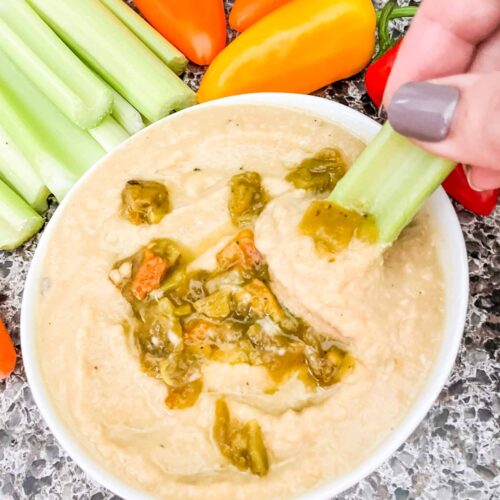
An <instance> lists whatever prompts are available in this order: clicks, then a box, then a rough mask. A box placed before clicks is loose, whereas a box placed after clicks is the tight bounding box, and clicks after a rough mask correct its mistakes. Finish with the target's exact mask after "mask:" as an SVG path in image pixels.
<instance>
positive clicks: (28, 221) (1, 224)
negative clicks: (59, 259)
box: [0, 180, 43, 250]
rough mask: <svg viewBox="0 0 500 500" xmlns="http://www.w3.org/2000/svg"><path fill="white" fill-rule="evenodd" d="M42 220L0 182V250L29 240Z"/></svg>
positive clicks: (41, 223) (39, 226) (8, 248)
mask: <svg viewBox="0 0 500 500" xmlns="http://www.w3.org/2000/svg"><path fill="white" fill-rule="evenodd" d="M42 225H43V219H42V218H41V217H40V215H39V214H37V213H36V212H35V211H34V210H33V209H32V208H31V207H30V206H29V205H28V204H27V203H26V202H25V201H24V200H23V199H22V198H21V197H20V196H19V195H18V194H17V193H15V192H14V191H13V190H12V189H10V187H9V186H7V184H5V183H4V182H2V181H1V180H0V250H11V249H13V248H16V247H17V246H19V245H21V244H23V243H24V242H25V241H26V240H28V239H30V238H31V237H32V236H33V235H34V234H36V233H37V232H38V230H39V229H40V228H41V227H42Z"/></svg>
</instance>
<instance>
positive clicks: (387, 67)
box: [365, 40, 401, 107]
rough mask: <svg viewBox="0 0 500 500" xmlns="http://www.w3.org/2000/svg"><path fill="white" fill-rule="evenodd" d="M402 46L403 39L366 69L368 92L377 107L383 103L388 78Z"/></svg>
mask: <svg viewBox="0 0 500 500" xmlns="http://www.w3.org/2000/svg"><path fill="white" fill-rule="evenodd" d="M400 46H401V40H399V41H398V42H397V43H396V45H394V47H392V48H391V49H389V50H388V51H387V52H386V53H385V54H383V55H382V56H381V57H379V58H378V59H377V60H375V61H374V62H372V63H371V64H370V66H368V68H367V69H366V73H365V86H366V92H367V93H368V95H369V96H370V99H371V100H372V101H373V102H374V103H375V104H376V106H377V107H380V105H381V104H382V99H383V97H384V92H385V87H386V85H387V80H389V75H390V74H391V70H392V67H393V66H394V61H395V60H396V56H397V55H398V51H399V47H400Z"/></svg>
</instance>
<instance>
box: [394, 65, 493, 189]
mask: <svg viewBox="0 0 500 500" xmlns="http://www.w3.org/2000/svg"><path fill="white" fill-rule="evenodd" d="M388 117H389V122H390V123H391V125H392V127H393V128H394V129H395V130H396V131H397V132H399V133H400V134H402V135H405V136H407V137H409V138H410V139H412V141H413V142H415V143H416V144H418V145H419V146H421V147H422V148H424V149H426V150H427V151H429V152H431V153H434V154H436V155H438V156H443V157H445V158H450V159H451V160H455V161H456V162H460V163H464V164H470V165H476V166H478V167H481V171H483V172H484V171H486V170H490V171H491V170H495V171H496V172H494V173H493V174H492V175H490V176H489V179H490V182H491V180H492V179H493V178H495V179H497V180H498V179H500V175H498V173H500V72H493V73H487V74H465V75H456V76H450V77H446V78H440V79H436V80H432V81H428V82H412V83H407V84H405V85H403V86H402V87H400V88H399V89H398V90H397V91H396V93H395V94H394V96H393V98H392V101H391V103H390V105H389V108H388ZM481 177H484V176H482V175H480V176H479V178H481ZM476 184H477V180H476ZM477 187H480V186H477ZM484 187H491V186H484Z"/></svg>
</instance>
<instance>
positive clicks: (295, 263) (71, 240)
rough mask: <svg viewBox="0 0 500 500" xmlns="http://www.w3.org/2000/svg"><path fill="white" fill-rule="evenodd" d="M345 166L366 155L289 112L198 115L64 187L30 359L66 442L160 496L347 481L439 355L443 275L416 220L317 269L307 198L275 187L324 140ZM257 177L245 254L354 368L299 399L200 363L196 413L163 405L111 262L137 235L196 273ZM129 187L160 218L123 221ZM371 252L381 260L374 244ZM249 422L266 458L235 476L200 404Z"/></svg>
mask: <svg viewBox="0 0 500 500" xmlns="http://www.w3.org/2000/svg"><path fill="white" fill-rule="evenodd" d="M331 146H334V147H337V148H339V149H340V150H341V151H342V153H343V156H344V158H345V160H346V162H347V163H348V164H350V163H352V161H353V160H354V159H355V158H356V157H357V156H358V155H359V153H360V152H361V151H362V149H363V147H364V144H363V143H362V142H361V141H360V140H358V139H357V138H355V137H353V136H352V135H351V134H350V133H348V132H346V131H345V130H343V129H342V128H340V127H338V126H336V125H334V124H331V123H327V122H325V121H323V120H322V119H319V118H317V117H315V116H312V115H307V114H303V113H301V112H298V111H293V110H288V109H281V108H274V107H268V106H266V107H264V106H249V105H247V106H239V107H234V106H231V107H218V108H216V107H212V108H207V109H202V110H199V111H197V112H194V113H187V114H184V115H179V116H178V117H175V118H174V119H172V120H169V121H167V122H165V123H163V124H160V125H157V126H153V127H151V128H149V129H148V130H147V131H146V132H145V133H143V134H141V135H140V136H139V137H136V138H135V139H134V140H133V141H132V142H131V143H130V144H129V145H127V146H126V147H125V148H122V149H120V150H119V151H117V152H116V153H115V154H113V155H112V156H111V157H110V158H109V159H108V160H106V164H105V165H101V168H99V169H97V170H96V171H95V172H93V174H92V175H91V176H89V177H88V178H87V179H86V181H85V182H84V184H83V185H82V186H80V189H79V190H78V192H77V193H75V195H74V196H73V197H72V198H71V201H70V203H69V205H68V206H67V207H66V210H65V212H64V214H63V215H62V217H61V218H60V220H59V221H58V223H57V227H56V228H55V232H54V234H53V237H52V239H51V241H50V244H49V247H48V251H47V255H46V257H45V262H44V268H43V277H42V280H41V284H40V297H39V301H38V310H37V350H38V353H39V359H40V363H41V368H42V373H43V377H44V381H45V384H46V386H47V387H48V388H49V392H50V397H51V398H52V401H53V403H54V405H55V407H56V409H57V411H58V412H59V414H60V416H61V418H62V419H63V421H64V423H65V424H66V426H67V427H68V429H70V430H71V431H72V432H73V434H74V436H75V438H76V439H77V440H78V441H79V442H80V443H81V445H82V446H83V447H84V448H85V449H86V450H87V451H88V452H89V453H91V454H92V455H93V456H94V457H95V459H96V460H97V461H98V462H100V463H101V464H102V466H103V467H104V468H106V469H108V470H109V471H110V472H112V473H114V474H116V476H117V477H119V478H121V479H122V480H124V481H126V482H128V483H130V484H131V485H132V486H134V487H137V488H139V489H141V490H143V491H146V492H148V493H150V494H151V495H152V496H154V497H158V498H172V499H173V498H179V499H181V498H182V499H186V498H217V499H219V498H231V499H236V498H241V499H243V498H258V497H262V496H263V497H264V498H284V497H290V496H294V495H297V494H299V493H303V492H305V491H306V490H308V489H311V488H313V487H315V486H318V485H320V484H321V483H323V482H325V481H327V480H331V479H333V478H337V477H339V476H340V475H342V474H345V473H347V472H349V471H350V470H352V469H353V468H354V467H355V466H356V465H357V464H359V463H360V462H361V461H363V459H365V458H366V457H367V456H368V455H370V454H371V453H372V452H373V450H374V449H375V448H377V447H378V446H379V445H380V444H381V442H382V441H383V440H384V438H386V437H387V435H388V434H389V433H390V432H391V430H392V429H394V427H395V426H396V425H398V423H399V422H400V420H401V419H402V418H403V417H404V416H405V414H406V413H407V412H408V411H409V409H410V407H411V405H412V403H413V402H414V400H415V399H416V397H417V396H418V394H419V392H420V390H421V388H422V385H423V384H424V383H425V381H426V379H427V377H428V374H429V371H430V368H431V366H432V364H433V361H434V359H435V357H436V354H437V350H438V347H439V344H440V336H441V331H442V315H443V300H444V292H443V280H442V275H441V270H440V267H439V263H438V258H437V253H436V249H435V243H434V239H433V233H432V230H431V228H430V227H429V225H428V222H427V218H426V215H425V214H420V215H419V216H418V217H417V219H416V220H415V221H414V222H413V223H412V224H411V225H410V226H409V227H408V228H407V229H406V230H405V231H404V233H403V234H402V236H401V237H400V238H399V240H398V241H397V242H396V243H395V244H394V245H393V246H392V247H391V248H389V249H382V248H380V247H379V246H370V245H368V244H365V243H361V242H358V241H355V242H353V244H352V245H351V247H350V248H349V249H348V251H346V252H344V253H342V254H340V255H338V257H337V258H336V259H335V260H334V261H333V260H332V259H330V258H328V256H326V255H324V254H321V253H318V252H317V250H316V248H315V246H314V243H313V241H312V239H311V238H310V237H307V236H304V235H302V234H300V233H299V230H298V225H299V222H300V220H301V217H302V214H303V213H304V211H305V210H306V208H307V206H308V204H309V202H310V200H311V199H312V197H311V195H310V194H307V193H305V192H304V191H303V190H297V189H295V188H294V186H293V185H292V184H290V183H289V182H287V181H285V177H286V175H287V173H288V172H289V171H290V169H291V168H293V167H294V166H296V165H297V164H298V163H299V162H300V161H301V160H303V159H304V158H306V157H308V156H311V155H313V154H314V153H315V152H317V151H319V150H321V149H322V148H325V147H331ZM246 170H251V171H255V172H258V173H260V174H261V176H262V179H263V184H264V187H265V189H266V191H267V193H268V194H269V195H270V197H271V198H272V200H271V201H270V203H269V204H268V205H267V207H266V208H265V209H264V211H263V212H262V214H261V215H260V216H259V218H258V219H257V222H256V224H255V228H254V232H255V243H256V246H257V248H258V249H259V250H260V252H261V253H262V254H263V255H264V257H265V259H266V260H267V263H268V266H269V273H270V277H271V284H272V289H273V291H274V293H275V294H276V295H277V297H278V299H279V301H280V302H281V303H282V304H283V305H284V306H285V307H286V308H288V309H289V310H290V311H291V312H292V313H293V314H295V315H296V316H298V317H301V318H303V319H304V320H306V321H308V322H309V323H310V324H311V325H312V326H313V327H314V328H315V329H318V330H321V331H322V332H325V333H327V334H328V335H332V336H334V337H336V338H338V339H340V340H341V341H342V343H343V345H345V346H346V349H347V350H349V351H350V352H351V353H352V354H353V356H354V357H355V358H356V360H357V363H356V368H355V370H354V372H353V373H352V374H350V375H349V376H348V377H346V378H345V380H343V381H342V382H341V383H338V384H335V385H333V386H332V387H331V388H328V389H326V390H323V389H320V388H319V389H317V390H313V391H312V390H311V389H310V388H309V389H308V388H306V387H304V385H303V384H302V383H301V382H300V381H299V380H291V381H289V382H288V383H287V384H285V385H284V386H283V388H282V389H281V390H279V391H277V392H276V393H269V391H268V392H266V391H265V388H266V387H267V385H268V374H267V373H266V371H265V370H264V369H263V368H261V367H259V366H250V365H247V364H236V365H231V364H227V363H221V362H210V363H207V364H206V365H205V366H204V367H203V380H204V388H203V392H202V393H201V395H200V397H199V399H198V401H197V403H196V404H195V405H194V406H193V407H191V408H187V409H184V410H174V411H171V410H168V409H167V407H166V406H165V403H164V399H165V386H164V384H162V383H161V382H160V381H158V380H157V379H154V378H151V377H150V376H148V375H146V374H145V373H143V372H142V371H141V369H140V364H139V361H138V358H137V353H136V352H135V350H134V346H133V345H131V342H130V340H129V339H128V337H127V335H126V334H125V333H124V327H123V326H122V325H123V320H124V319H128V320H131V318H132V312H131V308H130V306H129V304H128V303H127V301H126V300H125V299H124V298H123V297H122V295H121V294H120V292H119V291H118V290H117V288H116V287H115V286H113V284H112V283H111V281H110V280H109V279H108V276H109V273H110V269H112V267H113V265H114V263H115V262H116V261H119V260H120V259H123V258H125V257H127V256H129V255H131V254H133V253H134V252H135V251H136V250H137V249H138V248H140V247H141V246H143V245H145V244H147V243H148V242H149V241H150V240H152V239H153V238H170V239H172V240H174V241H176V242H179V243H180V244H182V246H183V247H187V248H189V249H191V250H192V251H193V252H194V253H196V255H198V256H199V257H198V259H197V260H196V261H195V262H194V264H192V265H194V266H197V267H200V268H206V269H211V268H213V267H214V266H215V253H216V251H217V250H218V249H220V247H221V245H223V244H224V242H227V241H228V239H230V238H231V237H232V236H234V234H236V232H237V230H236V228H235V227H234V226H233V225H232V224H231V219H230V217H229V213H228V196H229V188H228V181H229V179H230V178H231V176H233V175H234V174H237V173H239V172H241V171H246ZM130 179H151V180H156V181H160V182H163V183H164V184H165V185H166V186H167V187H168V190H169V193H170V201H171V205H172V211H171V213H169V214H168V215H167V216H165V217H164V219H163V220H162V221H161V222H160V223H159V224H156V225H139V226H136V225H133V224H131V223H130V222H128V221H127V220H126V219H125V218H124V217H123V216H122V215H121V210H120V204H121V196H120V195H121V191H122V189H123V187H124V185H125V183H126V182H127V181H128V180H130ZM384 250H385V251H384ZM220 396H224V397H225V399H226V401H227V403H228V405H229V407H230V408H231V413H232V414H234V415H236V416H237V417H239V418H241V419H243V420H250V419H256V420H257V421H258V422H259V423H260V426H261V428H262V434H263V438H264V441H265V444H266V447H267V450H268V453H269V460H270V464H271V465H270V470H269V473H268V474H267V475H266V476H265V477H257V476H255V475H252V474H250V473H249V472H241V471H239V470H237V469H236V468H235V467H233V466H232V465H231V464H230V463H229V462H228V461H227V460H226V459H225V458H224V457H223V456H222V455H221V453H220V451H219V449H218V448H217V446H215V444H214V440H213V436H212V427H213V419H214V402H215V400H216V399H217V398H219V397H220Z"/></svg>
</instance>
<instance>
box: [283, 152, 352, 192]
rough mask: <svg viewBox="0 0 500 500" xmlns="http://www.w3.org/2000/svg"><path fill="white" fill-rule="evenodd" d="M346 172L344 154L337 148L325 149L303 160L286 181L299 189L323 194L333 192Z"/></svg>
mask: <svg viewBox="0 0 500 500" xmlns="http://www.w3.org/2000/svg"><path fill="white" fill-rule="evenodd" d="M346 171H347V165H346V163H345V161H344V159H343V157H342V153H341V152H340V151H339V150H338V149H335V148H325V149H322V150H321V151H319V152H318V153H316V154H315V155H314V156H312V157H311V158H306V159H304V160H302V162H301V163H300V164H299V165H298V166H297V167H296V168H294V169H293V170H292V171H291V172H290V173H289V174H288V175H287V176H286V180H287V181H288V182H291V183H292V184H293V185H294V186H295V187H296V188H297V189H305V190H306V191H309V192H311V193H316V194H321V193H327V192H329V191H331V190H332V189H333V188H334V187H335V185H336V184H337V182H338V181H339V180H340V179H341V178H342V177H343V175H344V174H345V173H346Z"/></svg>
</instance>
